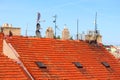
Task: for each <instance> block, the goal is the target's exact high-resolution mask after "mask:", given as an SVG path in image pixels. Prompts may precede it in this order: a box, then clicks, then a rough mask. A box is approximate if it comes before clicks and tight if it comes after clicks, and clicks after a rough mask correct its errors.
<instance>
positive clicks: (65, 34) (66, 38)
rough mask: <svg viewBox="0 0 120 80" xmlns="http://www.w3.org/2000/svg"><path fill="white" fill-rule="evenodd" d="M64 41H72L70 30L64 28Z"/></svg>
mask: <svg viewBox="0 0 120 80" xmlns="http://www.w3.org/2000/svg"><path fill="white" fill-rule="evenodd" d="M62 39H63V40H68V39H70V33H69V30H68V28H64V29H63V31H62Z"/></svg>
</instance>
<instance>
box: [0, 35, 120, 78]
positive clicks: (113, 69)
mask: <svg viewBox="0 0 120 80" xmlns="http://www.w3.org/2000/svg"><path fill="white" fill-rule="evenodd" d="M5 41H6V42H7V43H8V44H11V45H12V46H13V48H14V49H15V50H16V52H17V53H18V54H19V59H20V60H21V61H22V63H23V64H24V66H25V67H26V69H27V71H28V72H29V73H30V75H31V76H32V78H33V79H34V80H39V79H44V80H45V79H60V80H61V79H71V80H75V79H76V80H78V79H82V80H83V79H84V80H107V79H109V80H119V79H120V63H119V61H118V60H117V59H115V57H114V56H113V55H111V54H110V53H109V52H108V51H107V50H106V49H105V48H104V47H103V46H99V47H95V46H91V45H89V44H88V43H86V42H85V41H79V40H58V39H50V38H30V37H22V36H12V37H10V38H7V39H5ZM1 65H4V64H1ZM4 68H5V67H4ZM13 68H15V67H13ZM0 69H1V67H0ZM22 70H23V71H22ZM22 70H21V73H22V72H24V69H22ZM18 72H19V71H18ZM0 75H3V74H0ZM9 75H11V74H9ZM23 76H24V77H26V76H27V75H23ZM13 78H15V77H13Z"/></svg>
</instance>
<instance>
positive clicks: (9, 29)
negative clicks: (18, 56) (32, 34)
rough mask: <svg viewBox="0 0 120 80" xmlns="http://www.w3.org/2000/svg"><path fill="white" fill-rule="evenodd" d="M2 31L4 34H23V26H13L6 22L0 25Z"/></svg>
mask: <svg viewBox="0 0 120 80" xmlns="http://www.w3.org/2000/svg"><path fill="white" fill-rule="evenodd" d="M0 32H3V33H4V35H11V34H12V35H18V36H19V35H21V28H19V27H13V26H12V24H8V23H5V24H3V25H2V26H1V27H0Z"/></svg>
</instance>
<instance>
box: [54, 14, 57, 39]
mask: <svg viewBox="0 0 120 80" xmlns="http://www.w3.org/2000/svg"><path fill="white" fill-rule="evenodd" d="M53 17H54V18H55V20H54V21H53V23H55V38H56V28H57V25H56V18H57V15H55V16H53Z"/></svg>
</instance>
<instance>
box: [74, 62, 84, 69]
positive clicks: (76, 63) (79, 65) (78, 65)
mask: <svg viewBox="0 0 120 80" xmlns="http://www.w3.org/2000/svg"><path fill="white" fill-rule="evenodd" d="M73 64H74V65H75V66H76V67H77V68H83V66H82V64H80V63H79V62H73Z"/></svg>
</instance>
